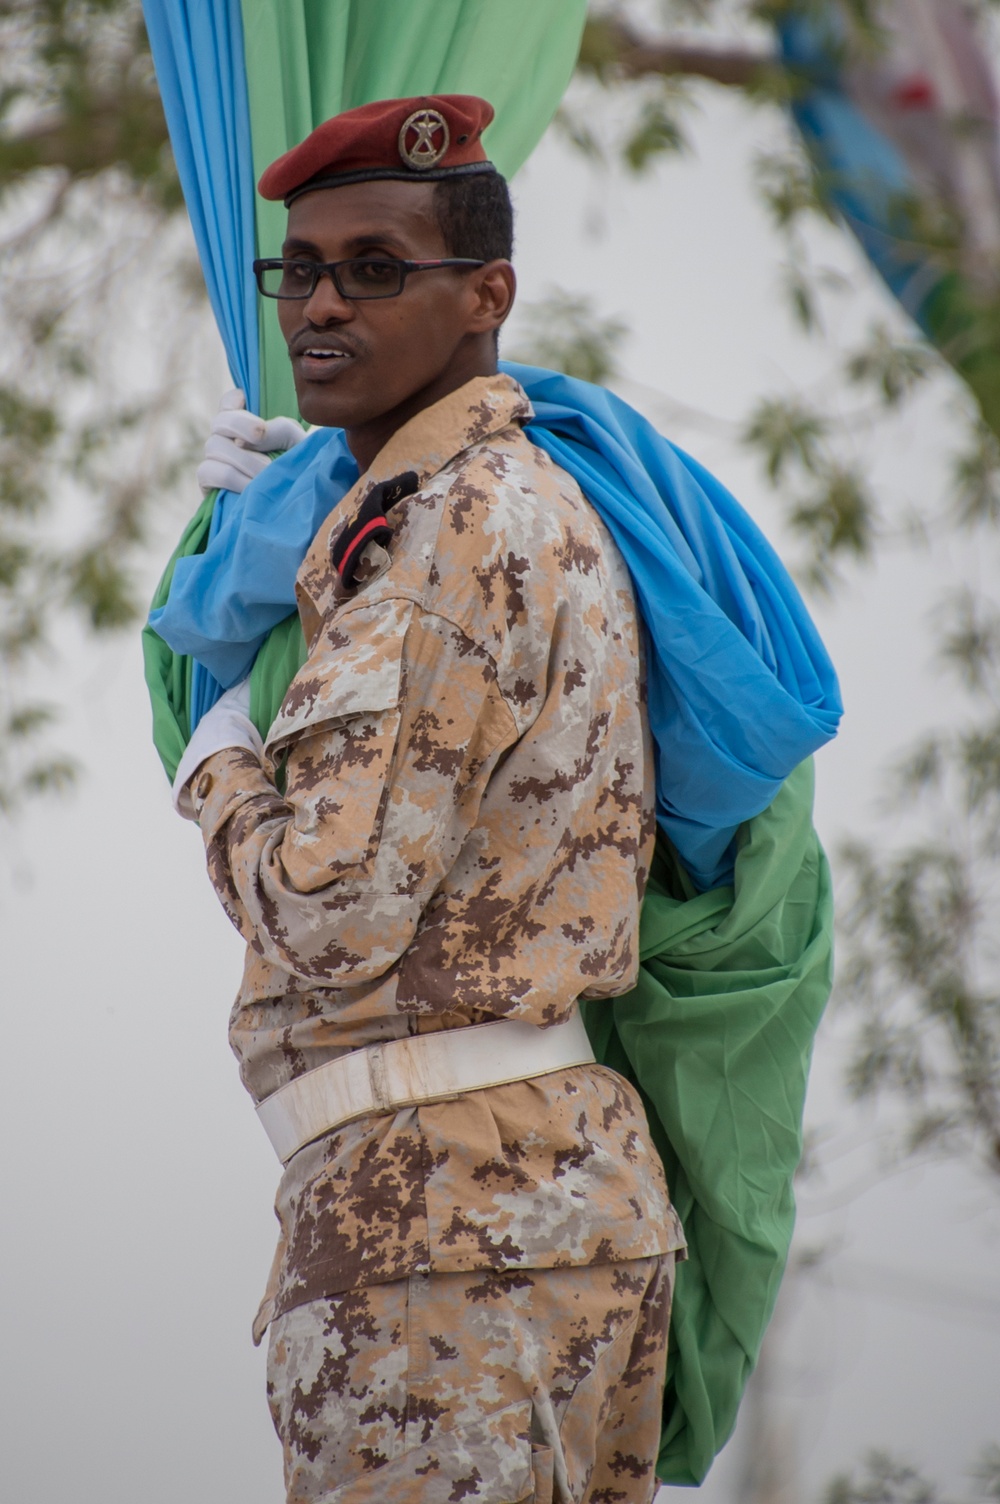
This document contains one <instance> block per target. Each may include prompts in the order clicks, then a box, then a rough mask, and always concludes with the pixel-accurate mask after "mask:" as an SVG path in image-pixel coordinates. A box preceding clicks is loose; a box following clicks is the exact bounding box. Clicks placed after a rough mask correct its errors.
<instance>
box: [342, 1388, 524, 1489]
mask: <svg viewBox="0 0 1000 1504" xmlns="http://www.w3.org/2000/svg"><path fill="white" fill-rule="evenodd" d="M530 1428H531V1403H530V1401H527V1400H521V1401H518V1403H517V1404H516V1405H508V1406H507V1408H506V1409H505V1410H498V1411H496V1413H495V1414H493V1415H486V1416H484V1417H483V1418H482V1420H477V1421H473V1422H472V1424H471V1425H468V1426H455V1427H451V1428H449V1429H447V1430H444V1431H439V1432H438V1433H437V1434H436V1435H434V1436H432V1437H431V1438H430V1440H429V1441H428V1442H427V1443H426V1445H424V1446H418V1447H410V1448H408V1449H407V1450H406V1451H405V1452H403V1453H402V1454H401V1455H400V1456H398V1457H394V1458H393V1459H392V1461H391V1462H386V1463H384V1464H383V1465H382V1466H381V1467H378V1468H374V1469H373V1470H372V1471H371V1472H366V1473H361V1474H360V1475H359V1476H357V1477H355V1478H353V1479H352V1480H351V1482H350V1483H345V1484H344V1486H343V1487H342V1488H337V1489H334V1491H333V1492H332V1493H330V1494H324V1496H323V1498H324V1504H388V1501H390V1500H396V1499H399V1500H407V1499H419V1500H420V1504H455V1501H456V1500H468V1501H470V1504H471V1501H472V1500H475V1504H527V1501H528V1500H530V1499H534V1498H538V1499H540V1500H543V1501H545V1504H548V1501H550V1500H551V1498H552V1492H551V1482H550V1484H549V1493H548V1494H547V1495H544V1494H542V1495H536V1494H533V1493H532V1486H533V1479H532V1466H533V1463H534V1459H535V1456H536V1455H537V1454H536V1453H534V1452H533V1451H532V1445H531V1440H530V1436H529V1432H530ZM549 1456H550V1457H551V1453H549ZM549 1476H550V1477H551V1464H550V1467H549Z"/></svg>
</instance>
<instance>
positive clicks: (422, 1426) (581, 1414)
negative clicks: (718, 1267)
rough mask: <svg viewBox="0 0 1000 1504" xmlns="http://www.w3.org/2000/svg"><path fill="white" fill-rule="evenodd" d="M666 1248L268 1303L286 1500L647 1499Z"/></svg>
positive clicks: (488, 1502) (642, 1502)
mask: <svg viewBox="0 0 1000 1504" xmlns="http://www.w3.org/2000/svg"><path fill="white" fill-rule="evenodd" d="M673 1282H674V1255H673V1254H672V1253H668V1254H663V1255H662V1256H660V1257H657V1258H645V1259H633V1260H630V1261H628V1262H625V1263H619V1264H596V1265H595V1264H591V1265H583V1266H577V1267H572V1268H568V1269H536V1270H506V1271H502V1272H496V1271H476V1272H474V1273H471V1274H464V1273H463V1274H416V1275H411V1276H410V1278H408V1279H403V1280H398V1281H394V1282H393V1283H391V1284H384V1285H371V1286H369V1287H367V1288H366V1289H360V1290H351V1291H348V1292H347V1293H346V1294H343V1295H334V1296H330V1297H328V1298H327V1299H324V1300H315V1301H312V1302H310V1303H309V1304H307V1305H303V1306H298V1307H296V1308H294V1309H293V1310H291V1311H288V1312H286V1313H285V1314H284V1315H283V1316H279V1317H278V1318H277V1319H276V1320H275V1321H274V1323H273V1324H272V1327H271V1335H270V1343H269V1348H268V1397H269V1402H270V1405H271V1413H272V1416H273V1418H274V1424H275V1428H276V1430H277V1432H278V1435H279V1437H280V1438H281V1442H282V1445H283V1447H284V1455H285V1482H286V1486H287V1490H288V1504H461V1501H463V1500H469V1501H473V1500H474V1501H475V1504H515V1501H522V1500H524V1501H528V1500H534V1501H535V1504H649V1501H650V1500H651V1499H652V1497H653V1495H654V1493H655V1492H656V1479H655V1476H654V1472H653V1468H654V1463H655V1459H656V1453H657V1448H658V1445H659V1437H660V1407H661V1398H662V1390H663V1375H664V1372H665V1367H666V1341H667V1326H668V1323H669V1319H670V1301H671V1297H672V1294H673Z"/></svg>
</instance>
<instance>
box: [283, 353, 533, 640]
mask: <svg viewBox="0 0 1000 1504" xmlns="http://www.w3.org/2000/svg"><path fill="white" fill-rule="evenodd" d="M532 416H533V409H532V406H531V403H530V402H529V401H528V398H527V397H526V396H525V394H524V391H523V390H522V388H521V387H520V386H519V385H518V384H517V382H516V381H515V380H514V379H513V377H511V376H506V375H504V374H503V373H502V372H498V373H497V374H496V375H495V376H476V377H474V378H473V379H472V381H467V382H466V383H465V385H464V386H461V387H459V388H458V390H457V391H454V392H449V394H448V396H447V397H442V398H441V400H440V402H435V403H434V404H433V406H431V407H427V408H425V409H424V410H423V412H419V413H417V414H416V415H415V416H414V417H412V418H411V419H410V420H409V422H408V423H404V424H403V426H402V428H399V429H397V431H396V432H395V433H394V434H393V436H392V438H391V439H390V440H389V442H388V443H387V444H386V445H385V446H384V447H383V448H382V449H380V450H379V452H378V454H377V455H376V456H375V459H374V460H373V461H372V463H371V465H370V466H369V467H368V469H367V470H366V471H365V473H364V475H362V476H361V478H360V480H358V481H357V483H356V484H355V485H354V486H352V488H351V490H350V491H348V493H347V495H346V496H345V497H344V499H343V501H341V503H340V505H339V506H337V507H336V508H335V509H334V510H333V511H332V512H331V513H330V515H329V517H328V518H327V520H326V522H325V523H324V524H323V525H322V527H320V529H319V531H318V533H317V534H316V537H315V538H314V539H313V542H312V545H311V546H310V548H309V551H308V553H307V554H306V557H305V559H304V560H303V562H302V566H301V568H300V570H299V574H298V579H297V581H296V585H295V593H296V596H297V597H298V602H299V613H300V615H301V617H302V626H303V630H304V632H305V636H306V641H307V642H312V640H313V637H314V636H315V633H316V630H317V628H318V626H319V623H320V620H321V619H322V617H323V616H324V615H325V614H326V612H327V611H328V610H329V608H330V605H331V604H332V602H333V600H334V598H335V596H336V593H337V575H336V570H335V569H334V567H333V564H332V562H331V558H330V544H331V534H332V533H333V532H334V530H337V531H338V532H339V531H340V529H341V527H342V526H344V527H346V526H349V525H350V523H351V522H352V521H353V519H354V518H355V517H356V516H357V513H358V510H359V508H360V507H361V504H362V502H363V501H364V499H365V497H366V496H367V495H368V493H369V491H371V489H372V487H373V486H375V485H378V484H380V483H381V482H383V481H386V480H391V479H392V478H393V477H394V476H396V475H400V474H402V473H403V472H404V471H406V470H415V471H416V473H417V480H418V486H425V485H426V484H427V482H428V481H429V480H431V479H432V477H433V476H435V475H437V473H438V471H439V470H443V469H444V467H445V465H447V464H448V463H449V462H450V461H451V460H453V459H454V458H455V457H456V455H459V454H461V453H462V451H463V450H465V449H469V448H470V447H471V446H472V445H473V444H481V443H483V442H484V440H486V439H489V438H490V437H491V436H492V435H493V434H495V433H499V432H500V431H501V429H504V428H508V427H510V425H511V424H512V423H517V424H519V425H523V424H525V423H527V422H529V421H530V419H531V417H532Z"/></svg>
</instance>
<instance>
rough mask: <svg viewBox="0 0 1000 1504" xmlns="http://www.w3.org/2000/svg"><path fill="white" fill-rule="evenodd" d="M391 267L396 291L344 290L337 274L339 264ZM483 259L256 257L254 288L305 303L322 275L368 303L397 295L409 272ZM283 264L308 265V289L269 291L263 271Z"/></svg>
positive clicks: (347, 295) (269, 295)
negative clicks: (395, 273)
mask: <svg viewBox="0 0 1000 1504" xmlns="http://www.w3.org/2000/svg"><path fill="white" fill-rule="evenodd" d="M358 264H360V265H363V266H367V265H375V266H392V267H397V268H398V270H399V286H398V287H397V288H396V290H395V292H367V293H356V292H355V293H351V292H345V291H344V288H343V286H342V284H341V281H340V277H339V276H338V269H339V268H340V267H342V266H354V265H358ZM485 265H486V262H485V261H474V260H472V258H471V257H469V256H445V257H443V258H442V259H440V260H437V261H397V260H396V259H395V258H394V257H391V256H348V257H346V258H345V259H344V260H343V261H302V260H300V259H299V258H298V257H296V256H276V257H271V258H263V259H261V258H258V260H256V261H255V262H254V264H253V273H254V276H255V277H256V279H257V287H258V290H259V291H260V294H261V297H264V298H277V299H280V300H281V301H282V302H288V303H304V302H306V301H307V300H308V299H309V298H311V297H312V295H313V293H314V292H315V291H316V288H317V287H318V286H319V280H320V278H321V277H329V278H330V281H331V282H332V283H333V285H334V287H335V288H336V289H337V291H338V293H339V294H340V296H341V297H342V298H346V299H347V301H348V302H350V303H368V302H372V301H373V300H375V299H378V298H398V297H399V296H400V294H401V293H402V291H403V288H404V287H405V286H406V279H407V277H408V276H409V275H410V273H411V272H431V271H436V270H437V269H438V268H439V267H442V266H464V267H473V266H485ZM286 266H300V267H308V268H309V270H310V272H312V274H313V278H312V284H311V286H310V288H309V290H308V292H302V293H282V292H268V291H267V289H266V288H265V286H264V273H265V272H270V271H278V270H279V269H283V268H284V267H286Z"/></svg>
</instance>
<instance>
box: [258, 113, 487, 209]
mask: <svg viewBox="0 0 1000 1504" xmlns="http://www.w3.org/2000/svg"><path fill="white" fill-rule="evenodd" d="M492 119H493V106H492V105H491V104H487V102H486V100H485V99H477V98H476V97H475V95H474V94H427V95H424V96H422V97H421V98H417V99H379V100H376V101H375V102H374V103H373V104H363V105H359V106H358V108H357V109H356V110H345V112H344V113H343V114H342V115H334V117H333V119H332V120H325V121H324V122H323V124H322V125H318V126H317V127H316V129H315V130H314V131H313V132H312V134H311V135H309V136H307V137H306V139H305V140H304V141H303V142H302V143H301V145H299V146H295V147H293V148H292V150H291V151H288V152H286V153H285V155H284V156H283V157H279V158H278V160H277V161H276V162H272V163H271V165H270V167H268V168H267V170H266V171H265V172H264V174H263V176H262V177H261V180H260V182H259V183H258V185H257V187H258V189H259V190H260V194H261V197H262V198H269V199H284V201H285V206H286V207H287V206H288V205H289V204H290V203H292V201H293V200H294V199H297V198H298V197H299V195H300V194H302V193H311V192H312V191H313V190H314V189H316V188H339V187H341V186H342V185H343V184H345V183H362V182H365V181H366V180H367V179H369V178H403V179H405V180H408V181H411V182H417V181H419V180H420V179H421V178H424V179H432V180H433V179H436V178H450V177H461V176H463V175H465V174H468V173H480V172H495V171H496V168H495V167H494V166H493V164H492V162H490V161H489V160H488V159H487V156H486V153H485V152H484V150H483V145H482V141H481V140H480V137H481V136H482V134H483V131H484V130H485V129H486V127H487V126H488V125H489V123H490V121H491V120H492Z"/></svg>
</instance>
